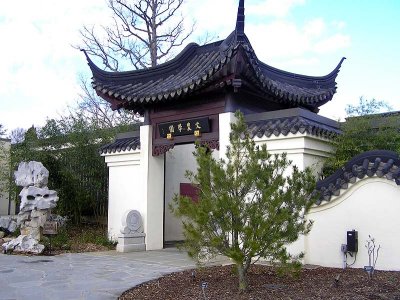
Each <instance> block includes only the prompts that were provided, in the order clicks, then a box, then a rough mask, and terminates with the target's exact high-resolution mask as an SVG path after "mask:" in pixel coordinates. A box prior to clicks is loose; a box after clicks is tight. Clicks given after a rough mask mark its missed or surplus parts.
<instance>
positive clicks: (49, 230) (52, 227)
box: [43, 221, 58, 235]
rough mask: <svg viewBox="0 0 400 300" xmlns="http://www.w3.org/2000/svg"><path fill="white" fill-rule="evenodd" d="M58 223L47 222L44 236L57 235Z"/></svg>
mask: <svg viewBox="0 0 400 300" xmlns="http://www.w3.org/2000/svg"><path fill="white" fill-rule="evenodd" d="M57 233H58V232H57V222H50V221H47V222H45V223H44V225H43V234H44V235H52V234H57Z"/></svg>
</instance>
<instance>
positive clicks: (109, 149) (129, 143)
mask: <svg viewBox="0 0 400 300" xmlns="http://www.w3.org/2000/svg"><path fill="white" fill-rule="evenodd" d="M137 149H140V136H139V133H138V132H135V133H125V134H121V135H119V136H117V138H116V139H115V141H114V142H112V143H110V144H107V145H104V146H102V147H101V148H100V149H99V152H100V154H111V153H116V152H125V151H131V150H137Z"/></svg>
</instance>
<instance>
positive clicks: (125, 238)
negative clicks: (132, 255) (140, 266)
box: [117, 233, 146, 252]
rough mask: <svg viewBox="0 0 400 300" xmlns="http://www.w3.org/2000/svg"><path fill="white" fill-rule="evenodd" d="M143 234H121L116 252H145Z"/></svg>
mask: <svg viewBox="0 0 400 300" xmlns="http://www.w3.org/2000/svg"><path fill="white" fill-rule="evenodd" d="M145 236H146V234H144V233H134V234H121V235H120V236H119V237H118V245H117V252H134V251H146V244H145V241H144V239H145Z"/></svg>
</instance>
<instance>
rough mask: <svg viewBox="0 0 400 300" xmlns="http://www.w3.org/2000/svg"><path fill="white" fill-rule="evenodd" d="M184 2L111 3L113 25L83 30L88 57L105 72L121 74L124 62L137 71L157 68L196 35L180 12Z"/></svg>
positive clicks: (111, 0) (113, 0)
mask: <svg viewBox="0 0 400 300" xmlns="http://www.w3.org/2000/svg"><path fill="white" fill-rule="evenodd" d="M183 2H184V0H108V8H109V9H110V10H111V13H112V25H110V26H101V27H100V30H99V29H98V28H96V27H95V26H84V27H83V29H82V30H81V31H80V33H81V36H82V42H83V45H80V46H78V47H79V48H81V49H84V50H86V52H87V53H88V54H91V55H93V56H95V57H98V58H100V59H101V61H102V63H103V65H104V67H105V69H108V70H112V71H118V70H121V69H122V66H121V62H122V65H123V62H125V63H126V61H128V63H129V65H131V66H133V67H134V68H136V69H143V68H147V67H154V66H156V65H157V64H158V63H159V62H162V61H165V60H166V59H168V58H170V56H171V55H172V54H173V50H174V48H176V47H179V46H181V45H182V44H183V43H184V42H185V41H186V40H187V38H188V37H189V36H190V35H191V34H192V32H193V29H194V23H192V24H191V25H190V27H189V28H185V26H184V17H183V16H182V14H181V13H180V10H181V8H182V5H183Z"/></svg>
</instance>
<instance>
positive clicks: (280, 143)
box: [254, 133, 333, 255]
mask: <svg viewBox="0 0 400 300" xmlns="http://www.w3.org/2000/svg"><path fill="white" fill-rule="evenodd" d="M254 141H255V142H256V145H262V144H266V145H267V150H268V151H269V152H270V153H271V154H282V153H284V152H285V153H287V158H288V159H289V160H291V161H292V165H296V166H297V167H298V168H299V170H304V169H305V168H307V167H310V168H311V169H312V170H313V173H314V174H315V175H316V176H317V175H318V172H320V171H321V168H322V163H323V161H324V159H325V158H327V157H329V156H330V154H331V153H332V151H333V148H332V146H331V145H330V144H329V140H327V139H324V138H319V137H315V136H312V135H309V134H307V133H296V134H293V133H289V134H288V135H287V136H284V135H279V136H274V135H273V136H270V137H269V138H267V137H265V136H263V137H261V138H259V137H255V138H254ZM290 172H291V170H290V169H288V170H287V175H290ZM305 239H306V237H304V236H300V237H299V239H298V240H297V241H296V242H294V243H292V244H290V245H288V246H287V249H288V251H289V253H291V254H292V255H298V254H300V253H301V252H304V250H305Z"/></svg>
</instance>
